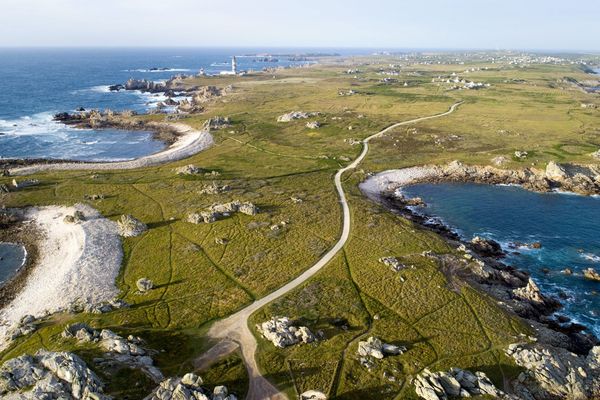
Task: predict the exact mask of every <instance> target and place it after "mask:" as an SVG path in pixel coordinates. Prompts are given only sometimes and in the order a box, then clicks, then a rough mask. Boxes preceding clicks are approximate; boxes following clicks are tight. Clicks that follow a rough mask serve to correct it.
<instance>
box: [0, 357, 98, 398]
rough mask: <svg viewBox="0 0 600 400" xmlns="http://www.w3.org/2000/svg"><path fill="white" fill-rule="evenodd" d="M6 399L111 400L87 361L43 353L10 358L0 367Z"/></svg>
mask: <svg viewBox="0 0 600 400" xmlns="http://www.w3.org/2000/svg"><path fill="white" fill-rule="evenodd" d="M0 395H1V396H2V397H3V398H13V399H23V400H29V399H31V400H39V399H90V400H91V399H95V400H108V399H110V397H108V396H105V395H103V384H102V382H101V381H100V379H99V378H98V376H96V374H95V373H94V372H93V371H92V370H90V369H89V368H88V367H87V365H86V364H85V362H84V361H83V360H82V359H81V358H79V357H78V356H76V355H75V354H72V353H66V352H50V351H45V350H40V351H38V352H37V354H36V355H35V356H33V357H32V356H29V355H23V356H20V357H17V358H13V359H10V360H8V361H6V362H5V363H4V364H2V367H0Z"/></svg>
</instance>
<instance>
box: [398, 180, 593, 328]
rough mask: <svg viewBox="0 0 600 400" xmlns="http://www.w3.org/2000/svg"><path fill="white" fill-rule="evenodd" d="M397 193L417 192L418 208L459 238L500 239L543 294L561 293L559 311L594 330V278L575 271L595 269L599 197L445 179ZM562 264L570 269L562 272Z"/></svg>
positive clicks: (512, 261) (510, 260) (513, 262)
mask: <svg viewBox="0 0 600 400" xmlns="http://www.w3.org/2000/svg"><path fill="white" fill-rule="evenodd" d="M403 193H404V194H405V195H408V196H418V197H422V198H423V199H424V200H425V202H426V203H427V207H426V208H419V209H418V211H420V212H423V213H425V214H427V215H432V216H437V217H439V218H440V219H442V220H443V221H444V222H445V223H446V224H447V225H449V226H451V227H453V228H455V229H456V230H457V232H458V233H459V234H460V235H461V236H463V237H464V238H465V239H469V240H470V239H471V238H472V237H473V236H477V235H478V236H484V237H487V238H491V239H494V240H496V241H498V242H500V244H502V247H503V248H504V249H505V250H507V251H508V252H509V255H508V257H507V258H506V259H505V262H506V263H508V264H511V265H514V266H516V267H518V268H520V269H523V270H525V271H527V272H529V273H530V274H531V276H532V277H533V279H534V280H535V281H536V282H537V283H538V285H539V286H540V287H541V288H542V290H543V291H545V292H546V293H552V294H555V295H558V294H559V293H561V292H563V293H566V294H567V295H568V296H569V298H568V299H567V300H561V301H562V302H563V304H564V305H565V308H564V309H563V310H561V313H564V314H566V315H569V316H570V317H572V318H573V319H574V320H575V321H577V322H580V323H582V324H584V325H586V326H588V327H590V328H591V329H592V330H593V331H594V333H596V335H600V319H599V318H600V295H599V294H597V292H600V282H592V281H589V280H586V279H584V278H583V276H582V274H581V271H582V270H583V269H585V268H589V267H594V268H596V270H597V271H599V272H600V198H598V197H585V196H578V195H571V194H559V193H534V192H530V191H527V190H524V189H521V188H519V187H514V186H490V185H477V184H450V183H448V184H423V185H415V186H411V187H408V188H405V189H404V190H403ZM511 242H521V243H532V242H541V244H542V248H541V249H539V250H534V249H528V248H521V247H520V248H518V249H510V248H509V243H511ZM517 253H518V254H517ZM542 268H548V269H549V270H550V272H549V273H544V272H542ZM565 268H571V269H572V270H573V271H574V274H573V275H570V276H569V275H565V274H564V273H562V272H561V271H562V270H563V269H565Z"/></svg>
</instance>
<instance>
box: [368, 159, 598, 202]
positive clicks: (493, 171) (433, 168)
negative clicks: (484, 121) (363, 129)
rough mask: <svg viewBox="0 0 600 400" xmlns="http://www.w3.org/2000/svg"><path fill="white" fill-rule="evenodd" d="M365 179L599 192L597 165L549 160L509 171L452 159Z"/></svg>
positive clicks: (380, 183) (383, 183)
mask: <svg viewBox="0 0 600 400" xmlns="http://www.w3.org/2000/svg"><path fill="white" fill-rule="evenodd" d="M400 175H402V176H400ZM398 178H401V179H398ZM369 181H371V182H372V183H373V184H374V185H376V186H377V187H373V189H375V191H380V190H381V189H384V190H392V189H394V187H396V188H397V187H400V186H406V185H414V184H419V183H443V182H460V183H484V184H491V185H519V186H522V187H523V188H525V189H527V190H531V191H534V192H552V191H563V192H572V193H577V194H581V195H586V196H589V195H597V194H600V165H598V164H590V165H575V164H558V163H556V162H554V161H550V162H549V163H548V165H547V166H546V168H545V169H544V170H541V169H536V168H524V169H521V170H511V169H501V168H496V167H491V166H478V165H465V164H462V163H461V162H459V161H453V162H451V163H449V164H447V165H428V166H423V167H414V168H407V169H404V170H392V171H386V172H383V173H380V174H377V175H375V176H373V177H371V178H369ZM365 184H367V182H365ZM367 190H369V188H368V187H367ZM369 191H371V190H369Z"/></svg>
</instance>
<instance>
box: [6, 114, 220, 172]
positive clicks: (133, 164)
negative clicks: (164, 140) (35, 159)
mask: <svg viewBox="0 0 600 400" xmlns="http://www.w3.org/2000/svg"><path fill="white" fill-rule="evenodd" d="M164 125H168V126H169V127H171V128H174V129H176V130H177V131H178V133H179V137H178V139H177V141H176V142H175V143H173V144H172V145H171V146H169V147H168V148H166V149H165V150H163V151H161V152H158V153H155V154H150V155H148V156H144V157H140V158H137V159H135V160H130V161H118V162H103V163H93V162H89V163H86V162H83V163H58V164H34V165H28V166H25V167H18V168H13V169H11V170H10V174H11V175H30V174H35V173H37V172H42V171H59V170H111V169H134V168H142V167H149V166H154V165H160V164H164V163H167V162H171V161H177V160H181V159H184V158H187V157H190V156H192V155H194V154H196V153H199V152H200V151H202V150H204V149H206V148H208V147H210V146H211V145H212V144H213V138H212V135H211V134H210V133H209V132H208V131H197V130H194V129H193V128H192V127H190V126H188V125H185V124H175V123H170V124H164V123H156V124H154V126H155V127H157V128H159V127H160V126H164ZM151 127H152V124H150V128H151Z"/></svg>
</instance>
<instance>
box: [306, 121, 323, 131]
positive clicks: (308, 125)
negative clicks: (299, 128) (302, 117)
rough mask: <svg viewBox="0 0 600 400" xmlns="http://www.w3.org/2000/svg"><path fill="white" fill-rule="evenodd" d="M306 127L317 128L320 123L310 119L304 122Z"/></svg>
mask: <svg viewBox="0 0 600 400" xmlns="http://www.w3.org/2000/svg"><path fill="white" fill-rule="evenodd" d="M306 127H307V128H308V129H318V128H320V127H321V123H320V122H319V121H310V122H307V123H306Z"/></svg>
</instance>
